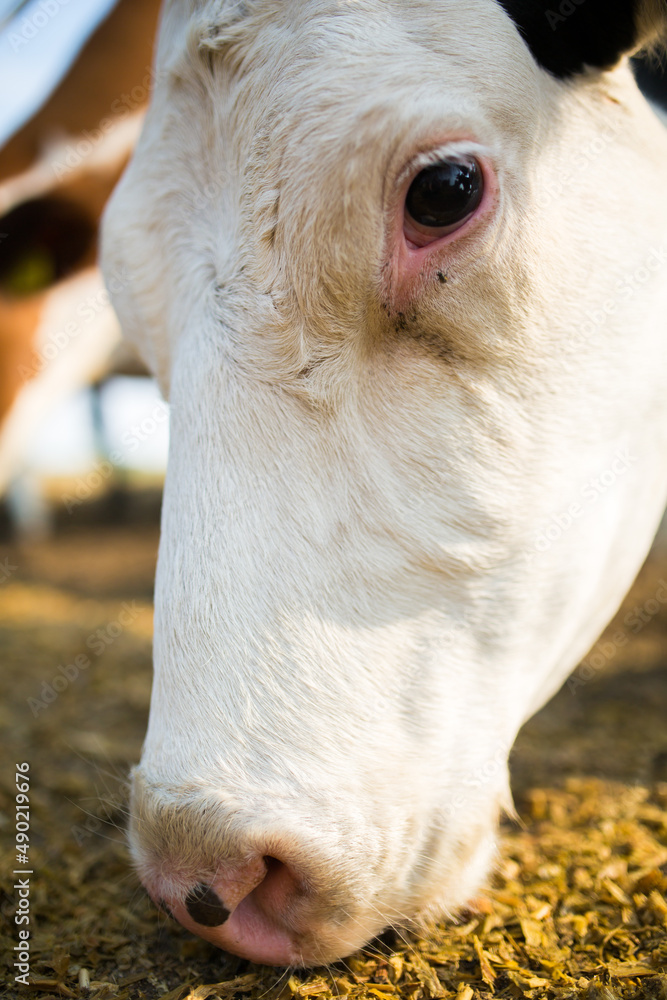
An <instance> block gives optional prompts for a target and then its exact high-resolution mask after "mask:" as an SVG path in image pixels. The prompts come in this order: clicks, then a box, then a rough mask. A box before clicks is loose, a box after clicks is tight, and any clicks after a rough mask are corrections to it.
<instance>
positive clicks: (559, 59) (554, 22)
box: [498, 0, 639, 79]
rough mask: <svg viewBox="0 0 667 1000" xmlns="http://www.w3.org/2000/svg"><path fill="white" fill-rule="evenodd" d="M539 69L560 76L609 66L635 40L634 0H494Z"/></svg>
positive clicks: (635, 8)
mask: <svg viewBox="0 0 667 1000" xmlns="http://www.w3.org/2000/svg"><path fill="white" fill-rule="evenodd" d="M498 3H499V4H500V6H501V7H502V8H503V9H504V10H505V11H506V13H507V14H509V16H510V17H511V18H512V20H513V21H514V23H515V24H516V26H517V28H518V29H519V31H520V32H521V34H522V35H523V37H524V40H525V42H526V44H527V46H528V48H529V49H530V51H531V52H532V54H533V56H534V57H535V59H536V61H537V62H538V63H539V64H540V66H542V67H543V68H544V69H546V70H548V71H549V72H550V73H552V74H553V75H554V76H557V77H560V78H561V79H566V78H567V77H571V76H574V75H575V74H576V73H581V72H582V71H583V70H584V69H585V67H586V66H591V67H593V68H596V69H609V68H610V67H612V66H613V65H614V64H615V63H617V62H618V60H619V59H620V57H621V56H622V55H623V54H624V53H626V52H629V51H630V50H631V49H633V48H634V47H635V45H636V44H637V41H638V32H637V27H636V12H637V9H638V6H639V0H545V2H543V0H498Z"/></svg>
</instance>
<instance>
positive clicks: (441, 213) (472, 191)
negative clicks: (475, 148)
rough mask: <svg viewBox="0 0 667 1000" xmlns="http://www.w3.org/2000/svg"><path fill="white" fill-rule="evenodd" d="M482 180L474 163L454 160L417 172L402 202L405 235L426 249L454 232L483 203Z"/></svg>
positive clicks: (465, 160) (460, 159) (462, 158)
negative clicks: (403, 206) (403, 205)
mask: <svg viewBox="0 0 667 1000" xmlns="http://www.w3.org/2000/svg"><path fill="white" fill-rule="evenodd" d="M483 193H484V178H483V175H482V169H481V167H480V165H479V163H478V162H477V160H475V159H473V158H472V157H457V158H456V159H451V160H442V161H441V162H440V163H434V164H433V166H431V167H426V168H425V169H424V170H422V171H420V173H418V174H417V176H416V177H415V179H414V180H413V182H412V184H411V185H410V188H409V190H408V194H407V197H406V199H405V235H406V236H407V238H408V239H409V240H410V241H411V242H413V243H416V244H417V246H425V245H426V244H428V243H432V242H433V241H434V240H436V239H439V238H440V237H441V236H445V235H447V233H451V232H454V230H456V229H458V228H459V227H460V226H462V225H463V223H464V222H465V221H466V219H468V218H469V217H470V216H471V215H472V214H473V212H474V211H475V209H476V208H477V207H478V205H479V203H480V201H481V200H482V195H483Z"/></svg>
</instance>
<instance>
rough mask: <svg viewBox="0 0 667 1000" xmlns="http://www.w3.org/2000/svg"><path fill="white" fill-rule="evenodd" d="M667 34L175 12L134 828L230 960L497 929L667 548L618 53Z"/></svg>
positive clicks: (641, 240) (132, 192)
mask: <svg viewBox="0 0 667 1000" xmlns="http://www.w3.org/2000/svg"><path fill="white" fill-rule="evenodd" d="M570 6H572V5H570ZM635 6H636V8H637V9H636V10H635ZM659 6H661V5H658V4H637V5H634V4H632V3H631V2H627V3H616V4H612V5H605V4H604V3H603V2H602V0H587V3H586V4H584V5H580V6H578V7H577V9H576V10H574V12H573V13H571V15H570V16H569V18H567V17H565V18H563V20H564V21H565V23H564V24H561V23H559V22H557V23H556V24H555V25H552V24H551V23H550V22H549V21H548V20H547V19H546V13H548V11H546V12H545V7H543V6H542V5H541V4H538V3H535V4H522V3H520V2H517V3H514V2H511V0H506V2H504V3H502V4H501V3H499V2H496V0H466V2H464V3H463V2H461V0H410V2H409V3H408V2H407V0H290V2H283V3H281V2H278V0H247V2H244V3H233V2H231V0H229V2H226V0H170V2H168V3H167V6H166V9H165V11H164V15H163V23H162V29H161V36H160V41H159V46H158V55H157V76H158V84H157V87H156V91H155V94H154V98H153V102H152V107H151V110H150V112H149V117H148V121H147V124H146V127H145V130H144V133H143V137H142V139H141V141H140V143H139V147H138V149H137V152H136V155H135V158H134V161H133V163H132V164H131V166H130V168H129V170H128V172H127V174H126V176H125V179H124V180H123V182H122V183H121V185H120V187H119V188H118V190H117V193H116V195H115V197H114V198H113V201H112V204H111V207H110V209H109V212H108V217H107V220H106V238H105V248H104V262H105V266H106V269H107V273H109V274H116V273H121V274H125V275H127V276H129V280H128V282H127V283H126V284H125V286H124V288H123V289H122V290H121V291H120V292H117V294H116V298H115V304H116V306H117V309H118V311H119V314H120V317H121V320H122V323H123V325H124V328H125V330H126V332H127V334H128V336H129V337H130V338H131V339H132V340H134V341H135V343H136V344H137V345H138V346H139V348H140V349H141V351H142V352H143V355H144V357H145V358H146V360H147V361H148V362H149V363H150V365H151V366H152V368H153V370H154V371H155V373H156V374H157V376H158V378H159V379H160V382H161V384H162V387H163V389H164V391H165V393H168V394H169V397H170V401H171V406H172V428H171V434H172V442H171V456H170V460H169V471H168V475H167V483H166V490H165V497H164V515H163V534H162V544H161V550H160V558H159V566H158V575H157V585H156V636H155V683H154V691H153V700H152V706H151V716H150V723H149V728H148V734H147V737H146V744H145V747H144V752H143V757H142V760H141V764H140V765H139V767H138V768H137V769H136V771H135V773H134V789H133V800H132V823H131V834H130V836H131V844H132V851H133V854H134V858H135V861H136V864H137V867H138V870H139V873H140V875H141V878H142V880H143V882H144V884H145V885H146V887H147V889H148V891H149V893H150V894H151V896H152V897H153V898H154V899H155V900H156V901H161V902H162V904H163V905H166V906H167V907H168V908H169V909H170V911H171V912H172V913H173V914H174V916H175V917H177V918H178V919H179V920H180V921H181V922H182V923H183V924H184V925H185V926H186V927H189V928H191V929H192V930H194V931H196V932H197V933H199V934H201V935H202V936H204V937H206V938H208V939H209V940H211V941H213V942H215V943H217V944H219V945H220V946H222V947H224V948H226V949H228V950H230V951H233V952H236V953H238V954H240V955H243V956H246V957H250V958H254V959H257V960H260V961H264V962H270V963H271V962H272V963H276V964H299V963H303V964H312V963H316V962H320V961H329V960H332V959H334V958H337V957H339V956H341V955H345V954H348V953H349V952H350V951H352V950H353V949H354V948H356V947H357V946H359V945H361V944H362V943H363V942H365V941H366V940H368V939H369V938H370V937H371V936H372V935H373V934H375V933H377V932H379V931H380V930H381V929H382V928H384V927H385V926H386V925H387V924H393V923H401V922H404V921H406V920H409V919H411V918H414V917H415V916H416V915H418V914H429V913H443V912H444V913H454V912H455V911H456V909H457V907H460V906H461V905H462V904H464V903H466V901H468V900H469V899H470V898H471V896H472V894H474V893H475V892H476V891H477V890H478V888H479V886H480V884H481V882H482V881H483V879H484V877H485V874H486V873H487V871H488V868H489V866H490V864H491V862H492V859H493V855H494V835H495V827H496V821H497V817H498V813H499V810H500V809H501V808H503V806H507V805H508V804H509V795H508V781H507V763H506V762H507V755H508V751H509V748H510V747H511V744H512V741H513V739H514V737H515V735H516V732H517V730H518V728H519V726H520V725H521V724H522V722H523V721H524V720H525V719H526V718H527V716H528V715H530V714H531V713H532V712H533V711H535V709H536V708H537V707H538V706H539V705H540V704H541V703H543V701H544V700H545V699H546V698H547V697H548V696H550V694H551V693H552V692H553V691H554V690H556V688H557V687H558V686H559V684H560V683H562V680H563V679H564V677H565V676H566V675H567V672H568V671H569V670H570V669H571V668H572V667H573V666H574V664H575V663H576V662H577V659H578V658H579V657H581V656H582V655H583V654H584V653H585V651H586V649H587V648H588V646H589V645H590V644H591V642H592V641H593V640H594V638H595V637H596V635H597V634H598V633H599V631H600V629H601V628H602V627H603V626H604V624H605V623H606V621H607V620H608V618H609V617H610V616H611V614H612V613H613V612H614V610H615V609H616V607H617V605H618V603H619V601H620V599H621V597H622V595H623V593H624V591H625V589H626V588H627V586H628V585H629V582H630V580H631V578H632V576H633V575H634V573H635V572H636V570H637V568H638V565H639V563H640V561H641V559H642V558H643V556H644V554H645V552H646V550H647V547H648V545H649V543H650V539H651V536H652V533H653V532H654V529H655V526H656V523H657V521H658V518H659V515H660V512H661V510H662V507H663V504H664V500H665V493H666V491H667V394H666V393H665V384H666V377H667V337H665V335H664V330H663V326H664V317H665V314H666V313H665V310H666V308H667V297H666V295H665V286H666V284H667V282H666V281H665V277H666V276H667V269H666V264H667V200H666V199H665V196H664V193H663V192H664V176H663V171H664V164H665V162H667V135H666V134H665V132H664V130H663V127H662V125H661V124H660V122H659V121H658V119H657V117H656V116H655V115H654V113H653V112H652V111H651V109H650V108H649V106H648V105H647V104H646V103H645V101H644V99H643V98H642V97H641V95H640V94H639V91H638V90H637V88H636V86H635V84H634V81H633V78H632V75H631V72H630V69H629V68H628V65H627V63H626V62H625V61H624V59H622V58H621V57H622V56H623V53H624V52H626V51H629V50H631V49H633V48H634V47H636V46H637V43H638V40H643V39H645V38H648V37H649V36H650V35H651V33H652V31H653V26H652V25H651V24H650V17H649V15H651V14H652V13H653V14H656V13H658V7H659ZM524 8H530V13H529V14H525V16H522V10H523V9H524ZM611 8H613V10H614V19H615V20H614V21H613V23H612V24H611V27H610V26H609V25H608V24H605V18H607V17H608V16H610V15H609V11H610V10H611ZM617 8H618V10H617ZM568 9H569V8H568ZM536 10H537V12H538V13H537V14H536V13H535V11H536ZM538 15H539V16H538ZM559 16H560V15H559ZM577 18H580V21H579V22H578V21H577V20H576V19H577ZM531 20H532V23H530V22H531ZM607 29H609V30H607ZM612 29H613V30H612ZM531 46H532V48H531ZM619 60H620V62H619ZM587 63H591V64H592V66H591V67H589V68H587V69H584V68H583V67H584V64H587ZM116 287H118V283H116ZM594 483H595V484H597V485H593V484H594Z"/></svg>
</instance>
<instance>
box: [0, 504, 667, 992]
mask: <svg viewBox="0 0 667 1000" xmlns="http://www.w3.org/2000/svg"><path fill="white" fill-rule="evenodd" d="M156 511H157V502H156V501H155V498H153V500H149V501H147V500H145V498H144V500H142V503H141V504H140V505H139V509H138V510H134V511H132V512H130V513H131V516H130V517H129V518H128V517H127V516H125V517H124V518H123V519H122V520H121V522H120V523H109V524H105V525H102V526H101V525H100V524H99V523H97V520H96V518H95V517H94V516H92V515H91V513H90V511H83V510H77V511H75V512H74V513H73V514H72V516H71V517H63V518H62V523H61V524H60V526H59V529H58V531H57V533H56V535H55V536H54V537H53V538H51V539H50V540H48V541H44V542H41V543H38V544H33V545H32V546H30V547H24V548H17V547H16V546H11V545H5V546H2V545H0V656H1V662H2V665H3V669H2V680H1V684H2V692H1V696H0V728H1V730H2V746H3V748H5V750H6V753H5V754H4V755H3V764H2V768H1V769H0V799H1V806H2V813H1V814H0V822H1V824H2V844H3V849H2V871H1V873H0V887H1V889H0V926H1V929H2V939H1V942H0V943H1V946H2V951H3V972H2V973H0V976H4V984H5V985H4V990H5V992H4V993H3V994H2V995H3V996H6V997H9V998H13V997H18V996H25V995H28V994H29V995H31V996H34V997H36V998H45V997H50V996H55V997H63V996H64V997H95V998H98V1000H106V998H117V1000H123V998H143V997H146V998H150V1000H152V998H158V997H165V996H168V997H169V1000H182V998H185V997H188V996H189V997H192V998H198V1000H206V998H207V997H236V996H238V997H244V998H246V1000H259V998H260V997H262V998H269V1000H289V998H291V997H308V996H317V997H323V998H324V1000H329V998H331V997H332V996H337V995H338V996H346V995H347V996H349V997H350V1000H383V998H387V1000H391V998H392V997H396V998H401V1000H433V998H438V997H457V998H458V1000H473V998H474V997H477V996H479V997H491V996H497V997H523V996H525V997H529V998H532V997H559V998H560V997H563V998H564V997H587V998H593V1000H595V998H599V1000H613V998H614V997H638V998H655V1000H667V902H666V901H665V900H666V896H667V582H661V581H663V580H664V581H667V547H666V546H665V545H663V546H662V547H660V546H658V547H657V548H656V549H655V550H654V552H653V554H652V555H651V556H650V558H649V560H648V561H647V564H646V565H645V567H644V569H643V570H642V573H641V574H640V577H639V579H638V581H637V583H636V585H635V587H634V589H633V591H632V593H631V594H630V596H629V597H628V599H627V600H626V602H625V605H624V608H623V609H622V610H621V612H620V613H619V616H618V617H617V619H616V622H615V623H614V625H612V626H611V627H610V628H609V629H608V630H607V633H606V634H605V637H603V639H602V640H601V641H600V642H599V643H598V644H597V646H596V648H595V650H594V651H593V652H592V653H591V654H590V655H589V657H587V660H586V661H585V665H584V666H583V667H581V668H580V669H579V670H578V671H577V672H576V673H575V674H574V675H573V678H572V679H571V680H570V682H569V684H567V685H566V686H565V687H564V688H563V690H562V691H561V692H560V694H559V695H558V696H557V697H556V698H555V699H554V700H553V701H552V702H551V703H550V704H549V705H548V706H547V707H546V708H545V709H544V710H543V711H542V712H540V713H539V715H538V716H536V717H535V718H534V719H533V720H531V721H530V722H529V723H528V724H527V725H526V726H525V727H524V729H523V731H522V733H521V734H520V737H519V740H518V742H517V744H516V747H515V749H514V751H513V754H512V773H513V790H514V795H515V800H516V805H517V809H518V813H519V817H520V822H519V823H511V822H509V821H507V822H506V823H505V824H504V826H503V835H502V850H501V858H500V861H499V867H498V871H497V873H496V875H495V876H494V878H493V880H492V883H491V885H490V886H489V888H488V891H487V892H486V893H485V894H484V896H483V897H482V898H481V899H480V900H479V902H478V904H477V905H476V908H475V909H471V910H470V911H467V912H466V913H464V914H463V915H462V917H461V922H460V923H459V924H457V925H450V926H446V925H444V924H443V925H438V926H436V927H431V928H425V929H424V931H423V932H421V933H415V934H412V935H402V934H396V933H394V932H390V933H387V934H385V935H384V936H383V937H382V938H381V939H379V940H378V941H376V942H374V943H373V944H372V945H371V946H369V947H368V948H367V949H366V950H365V951H364V952H362V953H359V954H358V955H356V956H354V957H353V958H351V959H350V960H348V961H347V962H346V963H338V964H337V965H336V966H334V967H332V968H331V969H326V970H322V969H320V970H315V971H314V972H298V973H291V974H290V973H289V972H281V971H280V970H271V969H263V968H261V967H257V966H253V965H251V964H250V963H248V962H245V961H242V960H240V959H235V958H232V957H230V956H227V955H225V954H224V953H222V952H219V951H217V950H216V949H214V948H213V947H211V946H209V945H207V944H205V943H204V942H201V941H198V940H195V939H194V938H192V937H191V936H190V935H188V934H187V933H186V932H185V931H184V930H182V929H180V928H179V927H178V926H177V925H176V924H174V923H173V922H172V921H170V920H168V918H166V917H165V916H163V915H162V914H160V913H158V912H157V911H156V910H155V909H154V907H153V906H152V904H151V903H150V902H149V901H148V899H147V898H146V896H145V894H144V893H143V891H142V890H141V888H140V887H139V884H138V881H137V879H136V877H135V876H134V874H133V873H132V872H131V870H130V867H129V864H128V859H127V855H126V851H125V847H124V839H123V826H124V822H125V803H126V778H127V774H128V769H129V768H130V767H131V765H132V764H133V763H134V762H136V761H137V760H138V758H139V754H140V749H141V742H142V738H143V734H144V731H145V726H146V718H147V712H148V703H149V693H150V658H151V629H152V607H151V596H152V584H153V572H154V564H155V556H156V549H157V541H158V528H157V512H156ZM125 515H127V511H125ZM661 598H663V599H664V600H663V599H661ZM77 658H78V659H77ZM16 764H18V765H24V764H25V765H27V766H28V767H29V789H30V790H29V798H30V830H29V866H27V865H25V864H23V863H22V860H21V856H19V854H18V853H17V851H16V848H15V847H14V842H15V828H14V824H15V796H16V792H17V790H16V779H15V775H16V768H15V765H16ZM15 869H18V870H29V871H32V872H33V874H32V875H31V876H30V879H29V880H30V925H29V927H30V934H31V937H30V956H31V957H30V977H29V978H30V985H29V986H28V987H25V986H18V985H17V984H16V983H15V982H14V975H15V969H14V968H13V962H14V961H15V960H16V952H15V946H16V945H17V943H18V941H19V938H18V931H19V927H18V926H17V925H16V924H15V922H14V914H15V911H16V907H17V904H18V901H19V896H18V890H17V889H15V888H14V885H15V884H16V880H18V879H21V878H25V876H22V875H18V876H15V875H14V874H13V872H14V870H15Z"/></svg>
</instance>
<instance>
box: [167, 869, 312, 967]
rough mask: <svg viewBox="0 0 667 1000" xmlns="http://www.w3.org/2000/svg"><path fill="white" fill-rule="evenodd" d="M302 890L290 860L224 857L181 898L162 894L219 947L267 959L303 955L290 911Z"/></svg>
mask: <svg viewBox="0 0 667 1000" xmlns="http://www.w3.org/2000/svg"><path fill="white" fill-rule="evenodd" d="M301 893H302V890H301V887H300V885H299V880H298V879H297V878H296V877H295V876H294V874H293V873H292V871H291V869H290V868H289V866H288V865H286V864H284V863H283V862H281V861H279V860H278V859H277V858H272V857H262V858H260V857H257V858H251V859H248V860H246V861H243V862H240V863H238V864H233V865H230V864H229V863H225V864H224V865H223V866H221V870H220V873H219V874H218V875H217V876H215V877H214V878H213V879H211V880H210V881H201V882H197V883H196V884H195V885H193V886H192V888H191V889H190V890H189V891H188V892H187V894H186V895H185V896H184V897H182V898H178V899H170V898H169V897H168V896H167V897H165V896H164V895H162V896H161V897H160V898H159V900H156V902H158V904H159V905H160V904H161V905H163V906H164V905H165V904H166V907H168V909H169V910H170V912H171V914H172V916H173V917H175V918H176V920H178V921H179V923H181V924H183V926H184V927H186V928H187V929H188V930H190V931H192V932H193V933H195V934H198V935H199V936H200V937H203V938H205V939H206V940H207V941H210V942H211V943H212V944H215V945H217V946H218V947H219V948H224V949H225V950H226V951H231V952H233V953H234V954H235V955H240V956H241V957H242V958H248V959H251V960H252V961H254V962H260V963H264V964H267V965H294V964H298V963H299V962H300V959H301V955H300V950H299V947H298V944H297V934H296V931H295V928H293V927H290V926H289V924H288V922H287V919H286V914H287V912H288V911H289V909H290V904H291V903H292V902H293V901H294V899H295V897H297V896H299V895H300V894H301Z"/></svg>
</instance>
